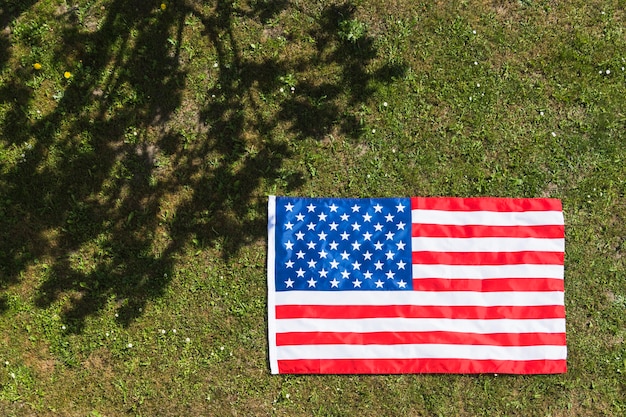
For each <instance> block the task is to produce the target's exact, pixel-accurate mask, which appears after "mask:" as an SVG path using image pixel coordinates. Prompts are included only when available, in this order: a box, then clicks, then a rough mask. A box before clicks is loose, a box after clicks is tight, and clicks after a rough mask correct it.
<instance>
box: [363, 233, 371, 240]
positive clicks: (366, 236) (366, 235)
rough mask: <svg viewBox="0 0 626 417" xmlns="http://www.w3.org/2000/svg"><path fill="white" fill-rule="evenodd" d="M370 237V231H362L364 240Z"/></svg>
mask: <svg viewBox="0 0 626 417" xmlns="http://www.w3.org/2000/svg"><path fill="white" fill-rule="evenodd" d="M371 238H372V234H371V233H370V232H365V233H363V239H364V240H371Z"/></svg>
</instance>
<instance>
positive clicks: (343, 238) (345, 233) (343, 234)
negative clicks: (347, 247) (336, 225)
mask: <svg viewBox="0 0 626 417" xmlns="http://www.w3.org/2000/svg"><path fill="white" fill-rule="evenodd" d="M339 236H341V240H348V238H349V237H350V235H349V234H348V232H346V231H344V232H343V233H342V234H340V235H339Z"/></svg>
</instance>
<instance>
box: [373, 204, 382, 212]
mask: <svg viewBox="0 0 626 417" xmlns="http://www.w3.org/2000/svg"><path fill="white" fill-rule="evenodd" d="M382 210H383V206H381V205H380V204H378V203H376V205H375V206H374V213H382Z"/></svg>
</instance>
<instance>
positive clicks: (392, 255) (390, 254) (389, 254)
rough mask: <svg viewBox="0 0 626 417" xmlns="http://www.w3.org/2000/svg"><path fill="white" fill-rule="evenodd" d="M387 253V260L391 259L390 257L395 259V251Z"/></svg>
mask: <svg viewBox="0 0 626 417" xmlns="http://www.w3.org/2000/svg"><path fill="white" fill-rule="evenodd" d="M385 255H387V260H389V259H393V257H394V255H395V253H393V252H392V251H389V252H387V253H386V254H385Z"/></svg>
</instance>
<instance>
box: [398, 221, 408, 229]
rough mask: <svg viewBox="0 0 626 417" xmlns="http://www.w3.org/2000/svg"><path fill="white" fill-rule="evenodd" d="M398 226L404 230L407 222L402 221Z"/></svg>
mask: <svg viewBox="0 0 626 417" xmlns="http://www.w3.org/2000/svg"><path fill="white" fill-rule="evenodd" d="M396 226H398V230H404V226H406V223H404V222H400V223H398V224H397V225H396Z"/></svg>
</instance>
